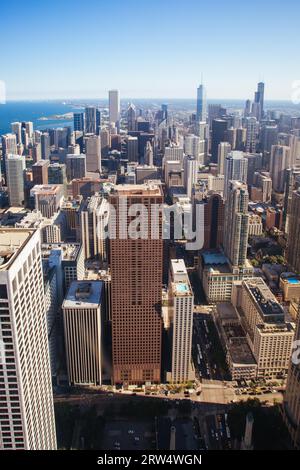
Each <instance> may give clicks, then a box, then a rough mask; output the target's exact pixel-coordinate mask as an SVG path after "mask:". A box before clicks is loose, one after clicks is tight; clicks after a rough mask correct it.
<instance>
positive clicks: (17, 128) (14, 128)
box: [11, 122, 22, 144]
mask: <svg viewBox="0 0 300 470" xmlns="http://www.w3.org/2000/svg"><path fill="white" fill-rule="evenodd" d="M11 132H12V133H13V134H15V135H16V138H17V144H21V143H22V123H21V122H12V123H11Z"/></svg>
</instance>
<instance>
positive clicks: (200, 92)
mask: <svg viewBox="0 0 300 470" xmlns="http://www.w3.org/2000/svg"><path fill="white" fill-rule="evenodd" d="M196 119H197V121H198V122H201V121H202V122H206V91H205V88H204V85H202V84H201V85H199V87H198V88H197V112H196Z"/></svg>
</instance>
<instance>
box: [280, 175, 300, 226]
mask: <svg viewBox="0 0 300 470" xmlns="http://www.w3.org/2000/svg"><path fill="white" fill-rule="evenodd" d="M299 188H300V168H288V169H287V170H285V175H284V208H283V224H284V228H285V232H286V233H288V231H289V218H290V213H291V205H292V196H293V191H295V190H296V189H299Z"/></svg>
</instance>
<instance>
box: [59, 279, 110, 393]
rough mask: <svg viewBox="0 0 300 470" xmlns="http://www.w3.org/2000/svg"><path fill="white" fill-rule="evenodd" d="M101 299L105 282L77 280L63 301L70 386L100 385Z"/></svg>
mask: <svg viewBox="0 0 300 470" xmlns="http://www.w3.org/2000/svg"><path fill="white" fill-rule="evenodd" d="M102 296H103V283H102V282H100V281H74V282H72V284H71V286H70V288H69V291H68V293H67V296H66V298H65V300H64V303H63V306H62V310H63V320H64V333H65V334H64V336H65V344H66V355H67V368H68V377H69V383H70V384H71V385H76V384H89V385H101V382H102V354H101V348H102V326H101V323H102V321H103V319H102V311H101V310H102V309H101V303H102Z"/></svg>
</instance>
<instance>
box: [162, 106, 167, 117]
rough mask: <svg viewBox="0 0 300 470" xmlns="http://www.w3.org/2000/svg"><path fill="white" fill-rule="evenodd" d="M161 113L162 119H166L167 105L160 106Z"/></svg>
mask: <svg viewBox="0 0 300 470" xmlns="http://www.w3.org/2000/svg"><path fill="white" fill-rule="evenodd" d="M161 111H162V118H163V119H168V105H167V104H162V105H161Z"/></svg>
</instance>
